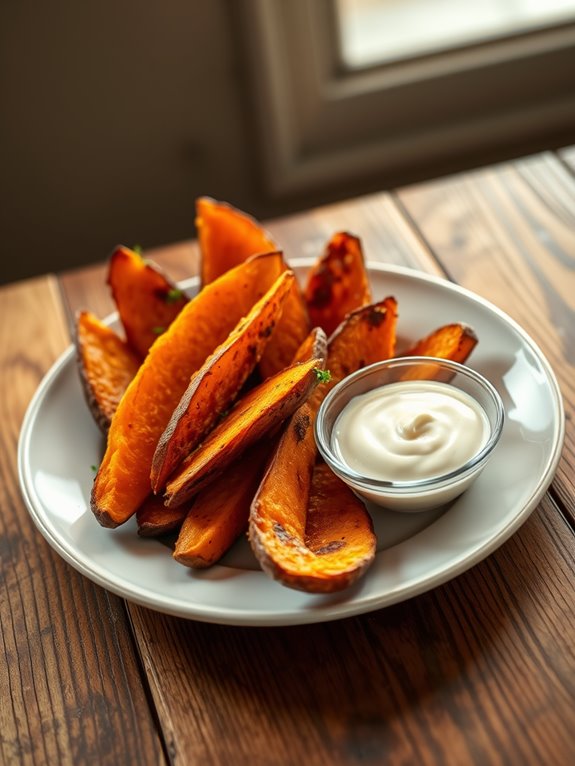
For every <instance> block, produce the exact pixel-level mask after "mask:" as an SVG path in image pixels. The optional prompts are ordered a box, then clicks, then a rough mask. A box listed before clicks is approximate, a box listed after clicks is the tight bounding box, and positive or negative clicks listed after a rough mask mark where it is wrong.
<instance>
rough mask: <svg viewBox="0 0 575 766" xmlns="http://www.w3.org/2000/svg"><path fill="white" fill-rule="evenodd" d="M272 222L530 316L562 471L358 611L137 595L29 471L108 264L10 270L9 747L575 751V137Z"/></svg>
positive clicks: (318, 243) (146, 756)
mask: <svg viewBox="0 0 575 766" xmlns="http://www.w3.org/2000/svg"><path fill="white" fill-rule="evenodd" d="M190 216H191V213H190ZM191 220H192V219H191V217H190V221H191ZM269 229H270V230H271V232H272V233H273V234H274V235H275V236H276V238H277V240H278V241H279V242H280V243H282V245H283V247H284V249H285V252H286V254H287V255H288V257H292V258H295V257H299V256H310V255H314V256H315V255H317V254H318V253H319V252H320V251H321V250H322V248H323V246H324V243H325V241H326V240H327V238H328V237H329V236H330V235H331V234H332V233H333V232H335V231H336V230H341V229H348V230H352V231H354V232H356V233H358V234H359V235H360V236H361V238H362V240H363V245H364V251H365V253H366V257H367V258H368V259H370V260H375V259H377V260H381V261H385V262H387V263H391V264H405V265H408V266H412V267H417V268H419V269H422V270H424V271H427V272H431V273H434V274H439V275H445V276H447V277H448V278H449V279H451V280H454V281H455V282H457V283H459V284H460V285H463V286H465V287H467V288H470V289H471V290H473V291H475V292H477V293H479V294H480V295H482V296H483V297H485V298H487V299H488V300H490V301H492V302H493V303H495V304H497V305H498V306H499V307H501V308H502V309H503V310H504V311H506V312H507V313H508V314H510V315H511V316H512V317H513V318H514V319H515V320H517V321H518V322H519V323H520V324H521V325H522V326H523V327H524V328H525V330H526V331H527V332H528V333H529V334H530V335H531V336H532V337H533V338H534V339H535V341H536V342H537V343H538V344H539V345H540V347H541V348H542V349H543V351H544V353H545V354H546V356H547V358H548V359H549V361H550V363H551V365H552V367H553V368H554V370H555V373H556V374H557V376H558V378H559V381H560V384H561V387H562V391H563V395H564V400H565V407H566V414H567V435H566V443H565V447H564V451H563V457H562V460H561V463H560V465H559V469H558V471H557V474H556V477H555V479H554V481H553V484H552V486H551V488H550V490H549V492H548V493H547V494H546V496H545V498H544V499H543V501H542V502H541V503H540V505H539V507H538V508H537V509H536V511H535V512H534V513H533V514H532V515H531V516H530V518H529V519H528V521H527V522H526V523H525V524H524V526H523V527H522V528H521V529H520V530H519V531H518V532H517V533H516V534H515V535H514V536H513V537H512V538H511V539H510V540H508V541H507V542H506V543H505V544H504V545H503V546H502V547H500V548H499V549H498V550H497V551H496V552H495V553H494V554H492V555H491V556H490V557H488V558H487V559H486V560H484V561H483V562H482V563H480V564H478V565H477V566H475V567H474V568H472V569H471V570H469V571H468V572H466V573H465V574H463V575H461V576H459V577H457V578H456V579H454V580H452V581H451V582H449V583H447V584H445V585H443V586H441V587H438V588H436V589H435V590H433V591H431V592H429V593H427V594H425V595H421V596H418V597H416V598H412V599H411V600H409V601H407V602H404V603H400V604H397V605H395V606H391V607H389V608H387V609H383V610H380V611H377V612H374V613H371V614H367V615H364V616H361V617H355V618H348V619H345V620H341V621H338V622H331V623H325V624H317V625H310V626H295V627H283V628H239V627H237V628H236V627H229V626H219V625H210V624H204V623H199V622H193V621H186V620H183V619H179V618H175V617H168V616H165V615H162V614H158V613H155V612H152V611H149V610H147V609H145V608H142V607H139V606H135V605H133V604H130V603H126V602H124V601H123V600H122V599H121V598H118V597H116V596H114V595H111V594H110V593H107V592H106V591H104V590H102V589H101V588H100V587H97V586H96V585H94V584H92V583H91V582H90V581H89V580H87V579H85V578H84V577H82V576H81V575H80V574H78V573H77V572H76V571H75V570H73V569H72V568H71V567H70V566H68V565H67V564H66V563H65V562H64V561H63V560H62V559H60V558H59V557H58V556H57V555H56V554H55V553H54V552H53V551H52V549H51V548H50V547H49V546H48V544H47V543H46V542H45V541H44V539H43V538H42V537H41V535H40V534H39V533H38V532H37V531H36V529H35V527H34V526H33V524H32V522H31V520H30V517H29V516H28V513H27V512H26V510H25V507H24V503H23V501H22V499H21V495H20V490H19V486H18V480H17V472H16V446H17V440H18V433H19V429H20V424H21V421H22V417H23V415H24V412H25V409H26V407H27V404H28V402H29V400H30V397H31V396H32V394H33V392H34V390H35V389H36V387H37V385H38V383H39V382H40V380H41V378H42V376H43V375H44V373H45V372H46V371H47V369H48V368H49V366H50V365H51V363H52V362H53V361H54V360H55V359H56V358H57V356H58V355H59V354H60V353H61V352H62V351H63V350H64V349H65V348H66V347H67V345H68V344H69V343H70V335H69V327H70V318H71V316H72V312H74V311H75V309H76V308H78V307H79V306H83V307H88V308H90V309H92V310H93V311H95V312H96V313H98V314H99V315H105V314H106V313H107V312H108V311H110V310H111V309H112V304H111V300H110V297H109V295H108V292H107V288H106V287H105V284H104V271H105V267H104V265H98V266H94V267H93V268H86V269H81V270H80V271H77V272H74V273H69V274H61V275H53V274H48V275H45V276H41V277H38V278H36V279H31V280H28V281H25V282H21V283H17V284H13V285H8V286H6V287H4V288H2V289H1V290H0V312H1V316H2V319H1V322H0V335H1V339H2V341H1V343H0V390H1V392H2V395H1V399H0V401H1V407H2V415H3V418H2V422H3V428H2V431H1V440H2V449H1V451H0V475H1V482H0V498H1V501H0V571H1V577H0V612H1V617H0V619H1V624H0V631H1V637H2V643H1V648H0V651H1V652H2V661H1V662H0V761H1V762H2V763H6V764H20V763H22V764H47V763H50V764H57V763H63V764H68V763H69V764H98V763H106V764H127V763H130V764H132V763H133V764H140V765H143V764H158V763H166V762H170V763H177V764H282V765H283V764H304V763H305V764H314V765H315V764H317V765H318V766H319V764H325V765H326V766H328V765H329V766H332V765H333V764H380V763H389V764H468V763H470V764H477V765H478V766H479V765H482V764H537V766H540V765H541V764H545V765H546V766H549V765H550V764H561V765H563V764H569V763H575V538H574V525H575V484H574V479H573V476H574V469H575V427H574V424H573V415H574V409H575V273H574V272H575V149H566V150H564V151H561V152H558V153H546V154H542V155H539V156H535V157H529V158H526V159H523V160H521V161H517V162H514V163H512V164H507V165H503V166H500V167H493V168H488V169H485V170H482V171H480V172H475V173H468V174H464V175H460V176H456V177H453V178H448V179H445V180H440V181H437V182H434V183H429V184H424V185H420V186H416V187H412V188H406V189H399V190H397V191H394V192H393V193H390V194H387V193H386V194H376V195H373V196H369V197H365V198H361V199H354V200H350V201H348V202H344V203H341V204H336V205H330V206H329V207H325V208H321V209H318V210H312V211H310V212H307V213H303V214H300V215H296V216H292V217H290V218H287V219H284V220H279V221H274V222H270V223H269ZM111 244H114V243H111ZM150 255H152V256H153V257H154V258H156V259H157V260H158V261H159V262H161V263H162V264H163V265H164V267H165V268H166V269H167V270H168V271H169V273H170V274H171V275H173V276H174V277H175V278H181V277H185V276H189V275H190V274H191V273H193V272H194V269H196V266H197V248H196V245H195V243H193V242H187V243H184V244H181V245H175V246H173V247H166V248H164V249H161V250H158V251H156V252H154V253H151V254H150ZM54 447H55V449H57V435H55V444H54ZM278 587H279V586H278Z"/></svg>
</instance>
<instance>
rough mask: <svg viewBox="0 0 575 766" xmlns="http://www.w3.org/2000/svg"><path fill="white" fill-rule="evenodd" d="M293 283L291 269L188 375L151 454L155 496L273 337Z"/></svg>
mask: <svg viewBox="0 0 575 766" xmlns="http://www.w3.org/2000/svg"><path fill="white" fill-rule="evenodd" d="M294 280H295V276H294V273H293V271H284V272H283V274H281V275H280V276H279V277H278V278H277V279H276V281H275V282H274V284H273V285H272V286H271V287H270V289H269V290H268V291H267V293H266V294H265V295H264V296H263V297H262V298H261V299H260V300H259V301H258V302H257V303H256V304H255V305H254V307H253V308H252V310H251V311H250V313H249V314H248V315H247V317H245V318H244V319H241V320H240V321H239V323H238V325H237V326H236V327H235V329H234V330H233V331H232V332H231V333H230V335H229V336H228V337H227V338H226V340H225V341H224V342H223V343H222V344H221V345H220V346H218V348H217V349H216V350H215V351H214V353H213V354H212V355H211V356H209V357H208V358H207V359H206V361H205V362H204V364H203V365H202V366H201V367H200V369H199V370H198V371H197V372H196V373H194V375H192V378H191V380H190V383H189V385H188V387H187V389H186V391H185V392H184V394H183V396H182V398H181V399H180V402H179V404H178V406H177V407H176V409H175V410H174V413H173V415H172V417H171V418H170V422H169V423H168V425H167V426H166V429H165V431H164V432H163V434H162V435H161V436H160V439H159V441H158V445H157V447H156V451H155V453H154V458H153V460H152V471H151V483H152V489H153V491H154V492H156V493H157V492H159V491H160V490H161V489H162V488H163V487H164V485H165V483H166V479H167V478H168V476H169V475H170V474H171V473H173V471H174V470H175V469H176V468H177V467H178V466H179V465H180V463H181V462H182V460H183V459H184V458H185V457H186V455H189V454H190V452H191V451H192V450H193V449H194V448H195V447H197V445H198V444H199V442H200V440H201V439H202V437H203V436H204V435H205V434H206V433H207V432H208V431H209V430H210V429H211V428H212V427H213V426H214V425H215V423H216V422H217V420H218V419H219V418H220V416H221V415H222V413H223V412H224V411H225V410H227V409H228V408H229V406H230V405H231V403H232V402H233V401H234V399H235V398H236V396H237V394H238V392H239V391H240V390H241V388H242V386H243V384H244V383H245V381H246V380H247V378H248V376H249V375H250V373H251V372H252V370H253V369H254V367H255V366H256V364H257V363H258V362H259V360H260V358H261V355H262V353H263V350H264V348H265V346H266V344H267V342H268V340H269V338H270V337H271V336H272V333H273V330H274V327H275V325H276V323H277V321H278V319H279V318H280V316H281V312H282V307H283V304H284V301H285V299H286V297H287V296H288V293H289V291H290V288H291V285H292V284H293V282H294Z"/></svg>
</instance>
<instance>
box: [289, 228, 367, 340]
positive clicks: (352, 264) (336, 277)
mask: <svg viewBox="0 0 575 766" xmlns="http://www.w3.org/2000/svg"><path fill="white" fill-rule="evenodd" d="M304 297H305V301H306V304H307V309H308V312H309V316H310V320H311V323H312V324H313V325H314V326H315V325H318V326H319V327H322V328H323V329H324V330H325V332H326V333H327V335H328V336H329V335H331V333H332V332H333V331H334V330H335V329H336V327H338V325H340V324H341V322H342V321H343V320H344V318H345V317H346V316H347V314H349V313H350V312H351V311H353V310H354V309H356V308H359V307H360V306H363V305H365V304H368V303H371V288H370V285H369V280H368V278H367V272H366V270H365V262H364V258H363V251H362V249H361V243H360V241H359V239H358V237H355V236H353V235H352V234H348V233H347V232H339V233H337V234H334V235H333V237H332V238H331V239H330V241H329V242H328V244H327V247H326V249H325V252H324V253H323V255H322V256H321V257H320V258H319V259H318V261H317V262H316V263H315V264H314V266H312V268H311V270H310V272H309V274H308V278H307V282H306V286H305V289H304Z"/></svg>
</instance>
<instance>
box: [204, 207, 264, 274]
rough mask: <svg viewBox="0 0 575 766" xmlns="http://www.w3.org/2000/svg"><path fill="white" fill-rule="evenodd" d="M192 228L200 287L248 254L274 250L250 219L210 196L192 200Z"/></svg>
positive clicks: (258, 225) (260, 229) (248, 255)
mask: <svg viewBox="0 0 575 766" xmlns="http://www.w3.org/2000/svg"><path fill="white" fill-rule="evenodd" d="M196 229H197V232H198V241H199V244H200V253H201V267H200V277H201V282H202V285H208V284H209V283H210V282H213V280H214V279H216V278H217V277H219V276H220V275H221V274H223V273H224V272H226V271H228V269H231V268H233V267H234V266H237V265H238V264H239V263H242V262H243V261H245V260H246V259H247V258H249V257H250V256H251V255H255V254H256V253H269V252H272V251H275V250H277V249H278V247H277V245H276V244H275V242H274V241H273V239H272V238H271V236H270V234H268V233H267V232H266V231H265V230H264V228H263V227H262V226H261V225H260V224H259V223H258V222H257V221H256V220H255V219H254V218H252V217H251V216H250V215H248V214H247V213H242V212H241V210H237V209H236V208H235V207H233V206H232V205H229V204H227V203H225V202H218V201H216V200H214V199H211V198H210V197H200V198H199V199H197V200H196Z"/></svg>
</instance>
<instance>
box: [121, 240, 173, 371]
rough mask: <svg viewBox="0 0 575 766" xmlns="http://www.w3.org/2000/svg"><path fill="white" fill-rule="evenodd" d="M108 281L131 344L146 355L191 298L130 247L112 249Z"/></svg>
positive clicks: (136, 350) (141, 353) (142, 355)
mask: <svg viewBox="0 0 575 766" xmlns="http://www.w3.org/2000/svg"><path fill="white" fill-rule="evenodd" d="M108 284H109V285H110V288H111V290H112V295H113V298H114V301H115V303H116V307H117V309H118V313H119V314H120V319H121V321H122V324H123V326H124V330H125V332H126V339H127V341H128V344H129V345H130V347H131V348H132V349H133V350H134V351H135V352H136V353H137V354H138V355H139V356H140V358H143V357H145V356H146V354H147V353H148V349H149V348H150V346H151V345H152V343H154V341H155V340H156V338H157V337H158V335H161V334H162V333H163V332H165V331H166V330H167V328H168V327H169V326H170V325H171V323H172V322H173V320H174V319H175V318H176V316H177V315H178V314H179V313H180V311H181V310H182V309H183V307H184V306H185V305H186V303H187V302H188V298H187V297H186V296H185V295H184V294H183V293H182V292H181V290H178V289H177V287H176V285H175V284H174V283H173V282H171V281H170V280H169V279H167V277H165V276H164V274H163V273H162V272H161V270H160V269H159V267H157V266H154V265H152V264H150V263H148V262H146V261H145V260H144V259H143V258H142V257H141V256H140V255H138V254H137V253H135V252H134V251H133V250H129V249H128V248H127V247H118V248H116V250H115V251H114V252H113V253H112V256H111V258H110V264H109V269H108Z"/></svg>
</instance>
